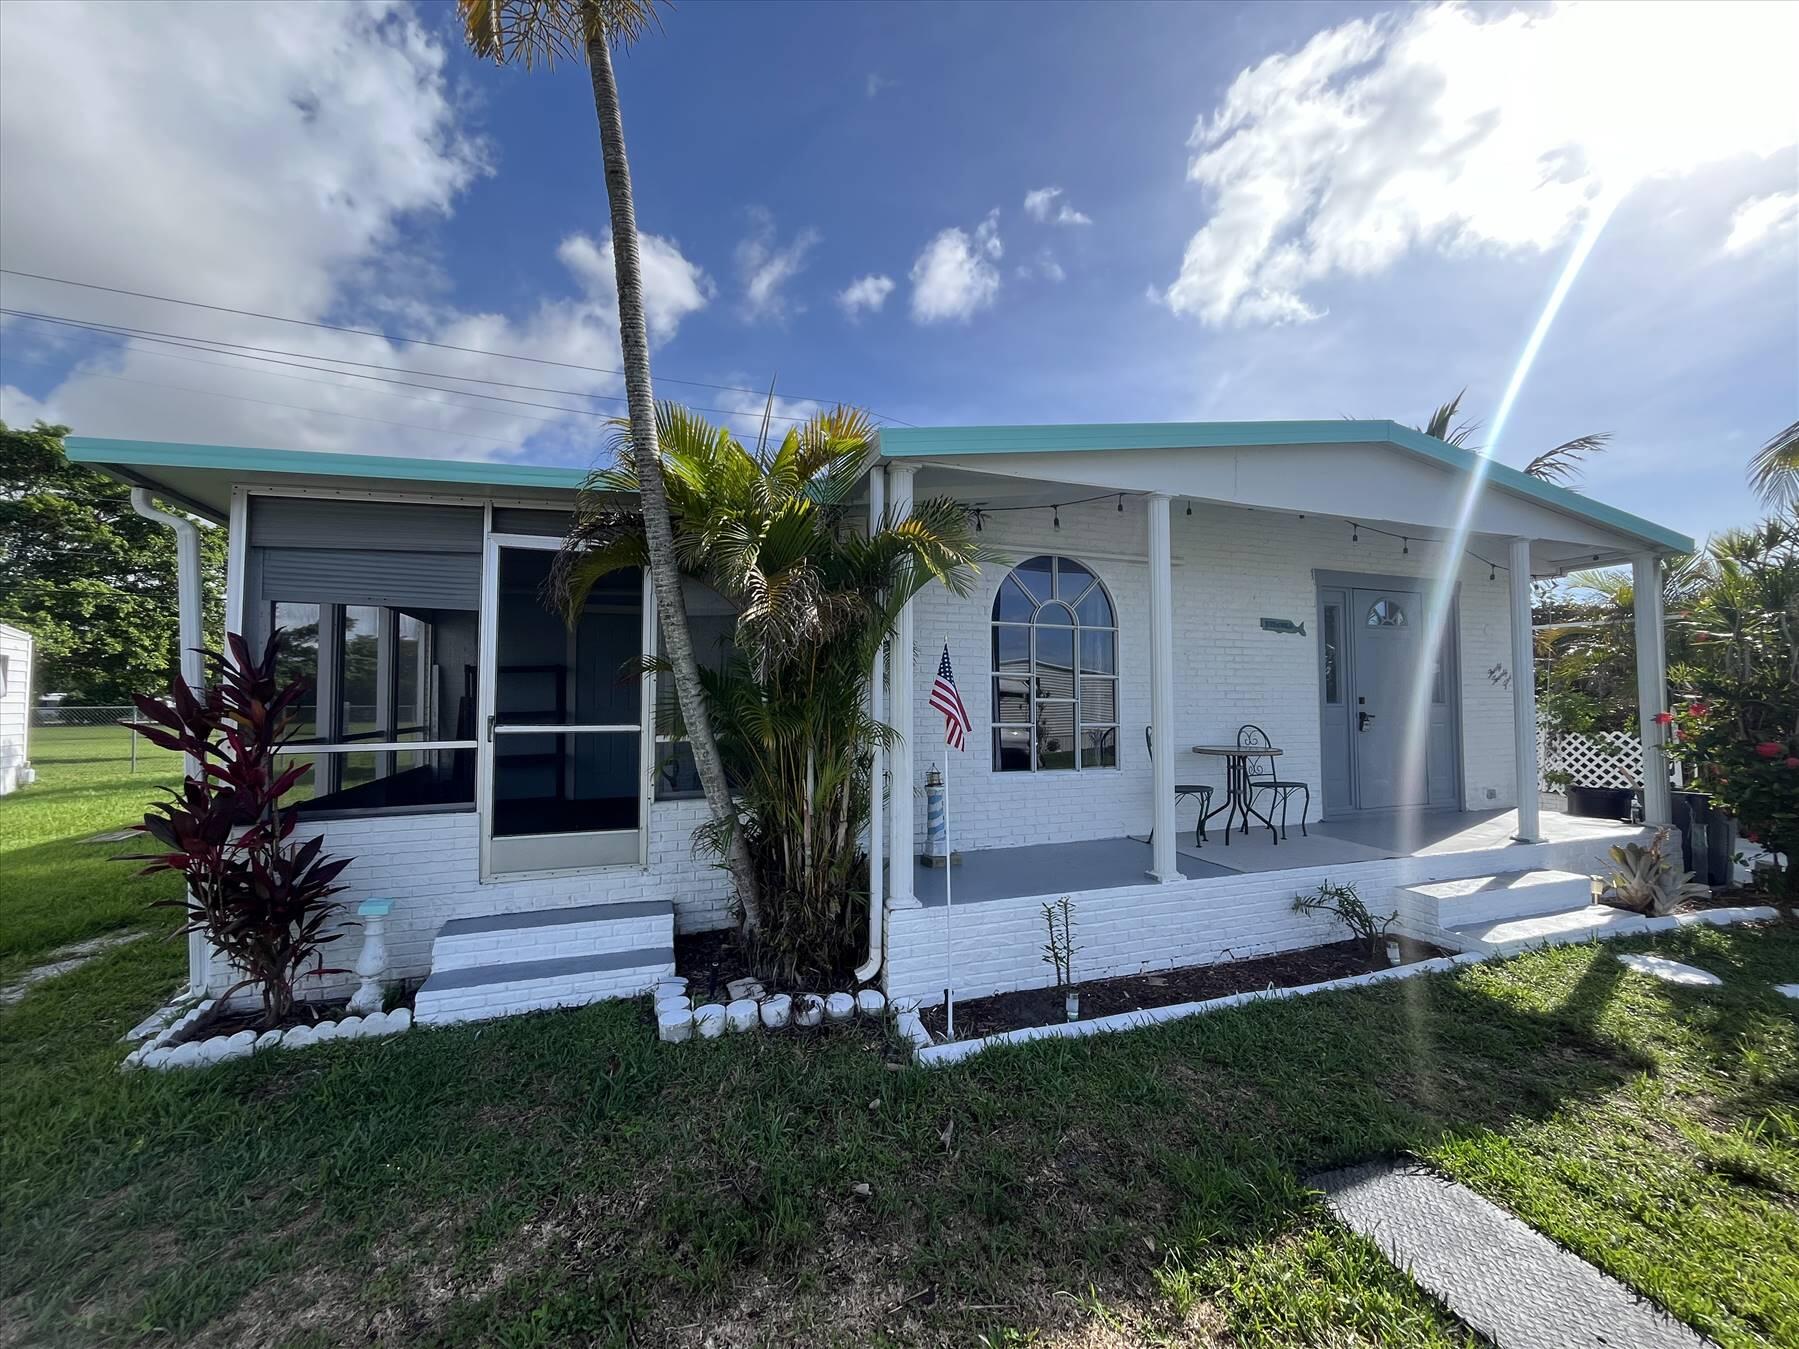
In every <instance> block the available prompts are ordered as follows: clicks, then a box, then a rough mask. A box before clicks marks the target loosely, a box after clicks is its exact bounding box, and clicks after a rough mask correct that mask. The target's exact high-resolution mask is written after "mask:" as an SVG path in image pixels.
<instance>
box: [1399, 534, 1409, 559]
mask: <svg viewBox="0 0 1799 1349" xmlns="http://www.w3.org/2000/svg"><path fill="white" fill-rule="evenodd" d="M1400 542H1402V543H1403V544H1404V545H1405V546H1404V547H1403V548H1401V549H1400V550H1399V551H1400V552H1402V553H1404V554H1405V555H1406V556H1407V557H1410V556H1411V555H1412V541H1411V540H1410V539H1407V538H1402V539H1401V540H1400Z"/></svg>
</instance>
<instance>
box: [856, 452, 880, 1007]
mask: <svg viewBox="0 0 1799 1349" xmlns="http://www.w3.org/2000/svg"><path fill="white" fill-rule="evenodd" d="M886 514H887V470H886V469H884V468H882V467H881V466H880V465H879V464H876V465H875V466H874V467H873V468H871V469H869V470H868V532H869V535H870V536H871V537H872V536H873V535H874V534H876V533H877V532H879V530H880V528H881V525H882V524H883V517H884V516H885V515H886ZM886 650H887V643H886V642H884V641H883V642H881V643H880V644H879V645H878V646H876V647H875V656H874V673H873V677H872V678H870V679H869V681H868V710H869V715H870V716H871V717H872V719H873V720H874V721H875V722H876V723H877V724H878V723H880V722H883V721H885V720H886V719H887V696H886V690H885V689H884V688H883V687H882V680H883V679H884V678H885V677H886V673H887V671H886V669H885V666H886V664H887V662H886V660H885V659H884V656H885V655H886ZM886 773H887V755H886V754H885V753H884V752H883V751H882V749H881V747H880V746H879V745H878V744H877V745H876V746H875V748H874V770H873V772H872V774H871V775H870V776H871V782H870V790H869V806H868V959H867V960H865V961H863V962H862V964H860V965H858V966H857V967H856V982H857V983H859V984H865V983H867V982H868V981H869V980H870V979H872V978H874V977H875V975H877V974H879V973H880V972H881V959H882V954H883V952H882V940H883V929H884V927H885V919H886V913H885V909H886V907H887V905H886V900H885V896H884V895H883V894H882V891H883V890H884V889H885V888H886V886H885V881H886V868H885V865H884V862H885V859H884V858H883V857H882V852H883V847H882V844H883V843H884V841H885V834H886V825H887V819H886V816H887V780H886Z"/></svg>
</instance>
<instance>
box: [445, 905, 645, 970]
mask: <svg viewBox="0 0 1799 1349" xmlns="http://www.w3.org/2000/svg"><path fill="white" fill-rule="evenodd" d="M674 938H675V906H674V905H673V904H671V903H669V902H668V901H667V900H660V899H644V900H632V901H630V902H627V903H622V904H582V905H571V906H569V907H567V908H560V909H533V910H529V911H526V912H523V913H491V914H482V915H480V916H479V917H475V918H453V919H451V920H450V921H449V922H447V923H445V924H444V925H443V927H442V928H440V929H439V930H438V933H437V938H436V940H435V941H433V942H432V943H431V972H432V973H433V974H435V973H436V972H437V971H439V970H461V969H469V968H472V967H474V966H477V965H492V964H497V963H513V962H517V961H524V960H550V959H554V958H557V957H561V956H589V955H594V956H597V955H607V954H609V953H611V952H613V951H634V950H637V949H639V948H641V947H646V946H651V947H660V946H670V945H673V943H674Z"/></svg>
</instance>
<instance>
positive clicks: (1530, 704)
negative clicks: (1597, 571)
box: [1507, 539, 1543, 843]
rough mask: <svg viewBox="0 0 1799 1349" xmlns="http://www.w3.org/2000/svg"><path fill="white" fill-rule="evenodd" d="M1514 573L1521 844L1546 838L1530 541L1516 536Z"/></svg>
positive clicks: (1514, 679) (1515, 735)
mask: <svg viewBox="0 0 1799 1349" xmlns="http://www.w3.org/2000/svg"><path fill="white" fill-rule="evenodd" d="M1510 565H1511V572H1510V574H1509V576H1508V577H1507V580H1508V581H1509V582H1510V585H1511V592H1512V594H1511V605H1512V734H1513V749H1512V755H1513V763H1514V766H1515V769H1516V772H1517V778H1518V832H1517V834H1516V835H1515V837H1516V838H1517V840H1518V841H1519V842H1520V843H1535V842H1537V841H1538V840H1540V839H1541V838H1542V837H1543V834H1542V829H1541V827H1540V825H1539V822H1538V819H1537V792H1538V791H1539V790H1540V786H1539V779H1538V768H1537V665H1536V643H1535V642H1534V641H1533V640H1532V638H1531V631H1530V540H1529V539H1513V540H1512V557H1511V564H1510Z"/></svg>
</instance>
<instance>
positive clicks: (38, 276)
mask: <svg viewBox="0 0 1799 1349" xmlns="http://www.w3.org/2000/svg"><path fill="white" fill-rule="evenodd" d="M0 275H6V276H19V277H25V278H27V279H28V280H32V281H47V282H49V283H50V284H52V285H57V286H76V287H79V288H80V289H82V290H97V291H102V292H104V293H106V294H108V295H127V296H130V297H131V298H133V299H137V300H155V301H157V302H159V303H162V304H178V305H185V306H186V307H188V308H190V309H209V310H211V311H212V312H213V313H216V314H235V315H237V316H238V317H239V318H253V319H263V320H265V321H267V322H270V323H292V324H296V325H298V326H300V327H304V328H322V329H324V330H326V331H327V332H336V333H352V334H354V335H356V336H358V337H374V338H379V339H380V340H381V341H383V342H404V343H406V344H408V345H410V346H419V347H435V348H436V349H437V350H439V351H456V352H461V353H463V354H464V355H469V356H493V357H497V358H499V359H501V360H507V361H527V362H529V363H531V364H533V365H550V366H556V367H558V368H560V369H563V370H585V371H587V372H588V373H589V374H596V375H619V376H621V377H622V376H623V375H624V373H625V372H624V371H623V370H616V369H612V368H610V367H607V366H598V365H580V364H578V363H576V362H573V361H557V360H552V359H550V358H549V357H547V356H526V355H523V354H521V353H519V352H512V351H493V350H490V349H489V348H486V347H464V346H457V345H456V344H454V343H451V342H433V341H431V340H429V339H427V338H423V337H397V336H390V335H388V334H387V333H383V332H379V331H376V330H375V329H371V328H352V327H349V326H348V325H345V324H341V323H325V322H322V321H320V320H318V319H301V318H294V317H292V316H290V315H287V314H267V313H263V312H261V311H260V310H255V309H234V308H232V307H231V306H229V305H220V304H206V303H204V302H203V301H200V300H183V299H178V298H177V297H175V296H173V295H156V294H153V293H151V292H149V291H142V290H128V289H126V288H124V287H122V286H102V285H99V284H97V283H95V282H92V281H73V280H70V279H69V278H68V277H62V276H46V275H45V274H44V273H42V272H27V271H21V270H20V269H18V268H16V267H0ZM656 378H657V379H658V380H660V381H661V382H662V383H665V384H684V385H687V386H688V387H690V388H696V389H716V390H719V391H721V392H724V393H747V394H751V395H753V396H755V397H757V398H762V397H765V396H766V395H767V390H764V389H752V388H748V387H746V386H744V385H741V384H711V383H708V382H706V381H705V380H698V379H678V378H676V377H675V376H673V375H658V376H656ZM792 398H793V401H795V402H799V403H813V404H816V405H817V406H819V407H830V406H833V405H834V404H835V402H836V401H838V400H833V399H828V398H809V397H806V396H804V395H800V394H794V395H792ZM869 412H870V414H871V415H876V414H874V410H873V409H872V408H871V409H869ZM799 420H803V418H802V419H799ZM881 420H882V421H890V422H894V423H895V424H896V425H899V426H910V425H912V423H911V422H905V421H900V419H899V418H897V417H882V418H881Z"/></svg>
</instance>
